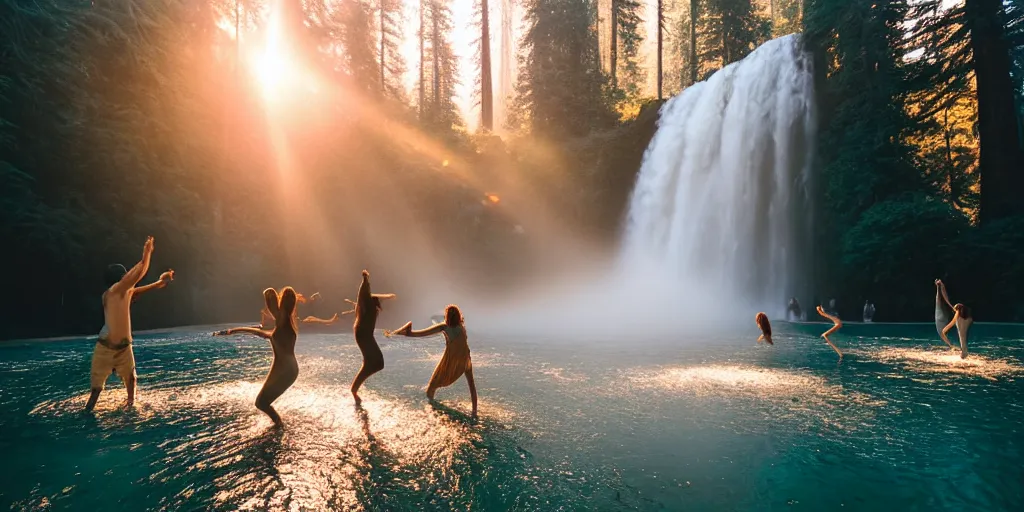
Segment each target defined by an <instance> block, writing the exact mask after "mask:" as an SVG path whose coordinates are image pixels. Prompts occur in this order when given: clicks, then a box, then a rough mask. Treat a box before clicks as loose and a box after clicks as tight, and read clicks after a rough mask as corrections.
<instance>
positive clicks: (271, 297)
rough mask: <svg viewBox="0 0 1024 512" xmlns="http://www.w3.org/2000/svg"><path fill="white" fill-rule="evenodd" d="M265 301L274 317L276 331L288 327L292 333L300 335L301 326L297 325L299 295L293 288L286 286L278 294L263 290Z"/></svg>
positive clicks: (269, 289)
mask: <svg viewBox="0 0 1024 512" xmlns="http://www.w3.org/2000/svg"><path fill="white" fill-rule="evenodd" d="M263 301H264V302H266V304H267V309H268V310H270V314H271V315H273V316H274V330H275V331H276V330H278V329H280V328H282V327H284V326H286V325H287V326H288V327H289V328H290V329H291V330H292V332H294V333H298V332H299V326H298V325H297V324H296V323H295V305H296V303H297V302H298V295H297V294H296V293H295V289H294V288H292V287H291V286H285V287H284V288H282V289H281V293H280V294H278V293H277V290H275V289H273V288H267V289H266V290H263Z"/></svg>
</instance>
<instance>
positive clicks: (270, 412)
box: [213, 286, 299, 427]
mask: <svg viewBox="0 0 1024 512" xmlns="http://www.w3.org/2000/svg"><path fill="white" fill-rule="evenodd" d="M263 300H264V301H265V302H266V303H267V310H268V311H269V312H270V314H271V315H272V316H273V317H274V321H275V324H274V329H273V330H272V331H266V330H263V329H259V328H256V327H236V328H234V329H228V330H225V331H218V332H215V333H213V335H214V336H227V335H231V334H235V333H248V334H254V335H256V336H259V337H261V338H266V339H269V340H270V346H271V348H273V349H274V362H273V363H271V365H270V373H268V374H267V380H266V381H264V382H263V389H261V390H260V393H259V394H258V395H256V408H257V409H259V410H261V411H263V412H264V413H266V414H267V416H270V419H271V420H273V422H274V424H275V425H277V426H279V427H280V426H282V424H283V423H282V422H281V416H280V415H278V414H277V411H275V410H274V407H273V406H272V405H271V404H273V403H274V400H277V399H278V398H279V397H280V396H281V395H282V394H284V392H285V391H286V390H287V389H288V388H289V387H291V385H292V384H293V383H295V379H297V378H298V377H299V363H298V361H296V359H295V339H296V338H297V337H298V328H297V327H296V324H295V303H296V301H297V297H296V294H295V290H293V289H292V288H291V287H290V286H286V287H285V288H284V289H283V290H281V295H280V298H278V294H277V291H276V290H274V289H273V288H267V289H266V290H263Z"/></svg>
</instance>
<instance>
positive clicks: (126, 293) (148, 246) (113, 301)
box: [85, 237, 174, 411]
mask: <svg viewBox="0 0 1024 512" xmlns="http://www.w3.org/2000/svg"><path fill="white" fill-rule="evenodd" d="M152 256H153V237H148V238H147V239H146V243H145V244H144V245H143V247H142V260H140V261H139V262H138V263H136V264H135V266H133V267H132V268H131V270H125V268H124V266H123V265H120V264H115V265H110V266H109V267H107V271H106V276H105V278H106V284H107V290H106V291H105V292H103V328H102V329H100V334H99V338H98V339H97V340H96V346H95V347H94V348H93V351H92V368H91V370H90V377H89V387H90V390H91V393H90V394H89V400H88V402H86V404H85V409H86V410H87V411H91V410H92V409H93V408H94V407H95V406H96V401H97V400H98V399H99V397H100V393H101V392H103V388H104V386H105V385H106V382H107V378H108V377H110V374H111V373H117V376H118V377H120V378H121V381H122V382H124V387H125V389H126V390H127V391H128V401H127V403H126V404H125V405H126V406H127V407H131V406H133V405H134V404H135V384H136V380H137V376H136V374H135V354H134V352H133V351H132V313H131V305H132V302H134V301H135V299H137V298H138V297H141V296H142V294H144V293H146V292H148V291H150V290H155V289H157V288H163V287H165V286H167V283H169V282H171V281H172V280H174V271H173V270H168V271H167V272H164V273H163V274H161V275H160V279H159V280H157V281H156V282H154V283H150V284H148V285H146V286H140V287H138V288H136V287H135V285H136V284H139V281H141V280H142V278H143V277H144V276H145V275H146V272H149V262H150V259H151V258H152Z"/></svg>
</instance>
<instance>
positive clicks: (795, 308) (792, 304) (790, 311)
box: [786, 297, 803, 322]
mask: <svg viewBox="0 0 1024 512" xmlns="http://www.w3.org/2000/svg"><path fill="white" fill-rule="evenodd" d="M786 316H787V317H789V318H788V319H789V320H791V321H794V322H799V321H800V320H801V319H803V310H801V309H800V302H799V301H798V300H796V297H793V298H791V299H789V305H788V306H786Z"/></svg>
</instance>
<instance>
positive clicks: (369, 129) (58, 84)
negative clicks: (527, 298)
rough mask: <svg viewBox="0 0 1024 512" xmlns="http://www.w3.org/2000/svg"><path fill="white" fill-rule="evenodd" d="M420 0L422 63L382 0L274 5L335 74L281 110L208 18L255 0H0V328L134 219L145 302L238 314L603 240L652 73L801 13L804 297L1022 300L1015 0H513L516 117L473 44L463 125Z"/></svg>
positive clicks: (998, 303) (525, 262) (97, 270)
mask: <svg viewBox="0 0 1024 512" xmlns="http://www.w3.org/2000/svg"><path fill="white" fill-rule="evenodd" d="M416 1H417V3H419V4H420V7H421V12H422V15H421V19H420V20H418V26H419V27H420V30H418V31H417V33H416V34H415V37H417V39H418V47H419V48H420V55H421V56H422V58H421V59H418V61H417V62H403V61H402V60H401V59H400V58H399V57H398V55H399V54H398V52H397V51H396V48H397V46H398V44H399V43H398V41H399V39H400V37H401V30H402V28H403V26H404V25H403V23H401V21H400V17H401V12H400V5H401V4H400V2H398V0H352V1H345V2H339V3H335V2H330V1H328V0H308V1H305V2H300V1H298V0H294V1H286V2H282V3H281V7H280V8H281V11H280V18H279V20H280V22H281V27H282V29H281V30H282V31H283V32H284V33H286V34H288V40H289V44H290V45H291V46H290V51H291V54H290V55H292V58H293V59H294V60H295V61H296V62H298V63H300V64H301V66H302V67H303V68H305V69H307V70H311V72H312V73H314V74H315V76H316V77H317V80H318V81H319V83H320V84H321V86H325V87H321V91H320V92H319V93H316V94H311V95H309V96H308V97H304V98H300V99H295V98H293V99H292V100H291V101H290V102H289V103H287V104H286V105H284V106H283V107H281V106H279V107H277V108H278V110H277V111H273V109H274V107H273V106H268V105H267V102H266V101H265V99H264V98H263V97H262V96H261V91H260V90H259V87H257V85H256V84H255V83H254V80H253V79H252V77H251V74H249V73H248V72H247V71H246V70H245V62H244V59H243V58H242V57H241V56H240V55H241V53H240V50H239V45H238V43H237V42H236V41H235V40H234V37H233V33H234V32H233V31H232V30H225V29H224V27H223V26H219V25H218V24H220V25H223V24H224V22H225V20H227V23H228V24H229V25H235V26H236V27H240V28H241V30H242V31H243V33H246V34H248V33H253V34H260V33H261V31H263V30H265V29H266V27H265V26H264V21H265V19H266V12H267V9H268V7H269V6H268V5H267V3H266V2H262V1H259V0H239V1H237V2H236V1H234V0H232V1H223V0H167V1H163V2H145V1H142V0H95V1H82V0H0V212H2V218H0V237H2V238H0V239H2V240H3V241H4V242H5V245H6V249H5V251H4V254H5V256H4V258H3V262H4V268H3V269H2V270H0V280H2V284H3V289H4V290H5V293H4V294H3V299H2V304H0V311H3V312H4V319H3V320H4V321H3V322H0V338H18V337H29V336H51V335H62V334H82V333H89V332H94V331H98V329H99V328H100V326H101V325H102V314H101V311H100V300H99V296H100V293H101V292H102V289H103V283H102V275H103V269H104V268H105V266H106V265H107V264H109V263H111V262H122V263H124V264H125V265H126V266H130V265H131V264H133V263H134V262H135V261H137V259H138V257H139V255H140V253H141V248H142V243H143V241H144V240H145V237H146V236H147V235H153V236H155V237H156V252H155V257H154V262H153V269H152V270H151V272H150V275H149V276H148V277H147V279H146V281H148V280H150V279H153V278H155V276H156V275H158V274H159V272H160V271H162V270H163V269H165V268H167V267H173V268H174V269H175V270H176V271H177V274H178V277H177V280H176V281H175V283H174V284H173V285H172V286H170V287H168V288H167V289H166V290H162V291H160V292H157V293H154V294H152V295H151V296H148V297H146V298H145V299H143V301H141V302H140V304H139V305H137V306H136V307H135V316H136V321H135V324H136V327H137V328H152V327H163V326H174V325H182V324H197V323H214V322H228V321H246V320H256V319H257V318H258V314H257V311H258V309H259V307H260V301H261V297H260V291H261V290H262V289H263V288H264V287H266V286H277V287H280V286H283V285H285V284H291V285H294V286H295V287H296V288H298V289H299V291H300V292H303V293H307V294H308V293H312V292H313V291H320V292H321V293H322V294H323V295H324V297H325V302H324V304H323V305H321V306H318V307H319V308H320V309H316V310H310V313H315V314H320V315H323V316H327V315H329V314H330V312H331V311H332V310H335V309H340V308H341V306H342V303H341V300H342V299H343V298H345V297H352V296H354V293H355V288H356V286H357V285H358V279H359V270H361V269H362V268H369V269H370V270H371V272H372V274H373V276H374V285H375V288H376V289H377V290H379V291H382V292H385V291H397V292H399V293H400V298H401V296H402V294H404V293H409V294H412V295H415V296H419V297H426V299H424V300H428V299H429V300H433V301H437V308H436V309H438V310H439V309H440V308H441V307H442V306H443V305H444V304H445V303H446V302H445V300H446V299H445V298H444V297H443V296H437V297H434V296H433V295H431V292H430V290H428V288H430V289H435V290H436V287H434V284H433V283H436V282H446V281H452V282H455V281H457V282H459V283H463V285H462V286H464V289H465V290H467V291H465V292H464V293H474V294H482V295H485V294H488V293H490V294H500V293H502V291H503V290H506V289H507V288H508V287H510V286H513V285H514V284H515V283H516V282H517V281H518V280H520V279H522V278H523V277H524V276H530V275H534V274H536V273H537V269H538V268H540V267H543V268H545V269H546V270H547V271H550V272H554V271H557V269H558V268H559V265H561V264H571V261H572V259H573V258H574V257H578V256H579V255H580V253H581V252H587V253H589V252H597V253H600V252H608V251H611V250H613V248H614V246H615V243H616V241H617V240H618V236H619V232H620V229H621V220H622V217H623V213H624V210H625V207H626V203H627V201H628V196H629V193H630V190H631V188H632V185H633V181H634V179H635V176H636V172H637V171H638V169H639V163H640V160H641V158H642V154H643V151H644V149H645V147H646V145H647V142H648V140H649V139H650V137H651V135H652V134H653V132H654V129H655V123H656V120H657V109H658V107H659V106H660V104H661V102H660V101H659V100H658V98H657V97H667V96H669V95H672V94H675V93H677V92H678V91H680V90H682V89H684V88H685V87H687V86H689V85H690V84H692V83H694V82H695V81H697V80H703V79H705V78H707V77H708V76H710V74H711V73H714V72H715V70H717V69H720V68H721V67H723V66H724V65H727V64H729V63H731V62H735V61H737V60H739V59H742V58H743V57H744V56H746V55H747V54H749V53H750V51H752V50H753V49H754V48H755V47H756V46H757V45H759V44H761V43H763V42H764V41H766V40H768V39H770V38H772V37H777V36H780V35H785V34H788V33H793V32H803V33H804V41H805V43H806V45H807V47H808V49H809V50H811V51H813V52H814V53H815V55H816V62H817V65H816V71H817V74H818V88H817V92H818V96H819V97H818V98H817V101H818V104H819V108H820V111H821V119H820V120H819V126H820V132H819V142H818V154H817V163H816V171H817V172H819V173H820V176H821V179H819V180H818V182H819V183H820V184H821V189H820V190H819V191H818V192H819V193H818V205H819V211H816V212H813V214H814V215H815V218H816V226H817V230H818V234H817V244H818V245H819V250H817V251H816V254H818V255H819V256H820V257H819V259H818V261H816V262H815V264H814V266H813V268H808V269H807V272H809V273H812V274H813V275H814V276H815V281H816V283H817V290H818V292H819V294H818V295H817V297H803V298H801V301H802V302H804V303H805V304H809V303H810V302H811V301H812V300H814V299H816V298H817V299H819V300H824V299H825V298H826V297H836V298H837V299H838V305H839V308H840V312H841V313H842V315H843V316H844V317H850V318H856V317H858V316H859V313H860V306H861V305H862V304H863V302H864V300H866V299H870V300H872V301H873V302H874V303H875V304H876V306H877V308H878V313H877V315H876V318H875V320H876V321H928V320H930V319H931V314H932V303H931V298H932V296H933V292H934V288H933V286H932V280H933V279H935V278H937V277H939V278H943V279H944V280H946V282H947V284H948V287H949V290H950V293H951V295H952V297H951V298H952V299H953V300H954V301H959V302H964V303H967V304H969V305H971V306H972V307H973V308H974V310H975V316H976V318H977V319H978V320H979V321H1024V299H1022V298H1021V294H1020V290H1021V285H1022V284H1024V256H1022V254H1024V194H1022V192H1024V158H1022V149H1021V148H1022V145H1024V127H1022V119H1024V23H1022V19H1024V2H1022V1H999V0H966V1H964V2H959V3H952V4H954V5H952V6H951V7H948V8H943V5H942V4H943V2H941V1H937V0H920V1H911V0H902V1H886V0H868V1H863V0H806V1H801V0H768V1H752V0H666V1H664V2H659V3H658V4H657V5H658V6H659V9H656V10H645V9H643V8H642V6H641V4H640V3H639V2H638V1H637V0H599V1H595V0H521V2H519V8H520V9H521V10H522V12H524V13H525V18H526V26H525V27H524V31H523V32H522V38H521V41H520V43H519V49H520V54H519V56H518V57H519V67H518V81H517V83H516V94H515V95H514V97H513V98H509V100H510V104H511V108H510V111H509V117H508V119H507V122H506V123H505V124H506V125H507V126H497V127H496V126H494V116H493V109H494V103H495V98H494V97H493V94H492V93H491V90H492V88H491V84H492V77H491V73H492V71H491V69H492V65H491V63H490V59H489V58H487V57H486V56H488V55H489V52H488V51H486V50H485V49H482V50H483V51H478V54H482V55H484V56H485V57H484V58H482V59H479V62H478V67H477V71H476V73H475V76H477V77H478V79H477V80H476V81H475V83H474V84H472V85H473V87H474V89H475V90H477V91H478V92H479V102H480V106H481V112H482V114H481V123H480V128H479V129H478V130H476V131H474V132H472V133H471V132H470V131H469V130H468V129H467V128H466V122H465V120H463V119H461V117H460V113H459V111H458V109H457V107H456V102H455V95H456V90H455V86H456V83H457V81H458V71H457V64H458V63H457V62H456V59H455V57H454V55H453V51H452V43H451V37H450V31H451V26H452V21H451V4H450V2H449V1H448V0H416ZM491 1H492V2H493V1H494V0H491ZM652 11H653V12H652ZM484 12H490V9H489V7H488V4H487V0H479V1H478V2H477V19H478V21H479V22H480V23H479V25H478V30H480V31H481V36H482V37H481V39H480V40H479V41H478V42H477V44H478V47H479V45H480V41H487V40H488V37H487V36H486V34H488V31H489V30H494V27H493V25H495V24H496V23H497V22H496V21H495V20H493V19H488V18H487V17H485V16H482V15H481V13H484ZM648 16H657V17H658V19H659V24H658V26H659V27H660V28H659V30H658V33H656V34H647V33H645V31H644V30H643V23H642V21H643V19H644V18H645V17H648ZM648 37H656V38H658V40H659V41H660V42H659V45H658V47H659V50H660V53H659V55H660V58H659V59H658V66H657V68H656V69H647V67H646V66H644V65H642V59H641V58H640V55H639V48H640V43H641V41H642V40H643V39H644V38H648ZM607 41H610V46H609V44H608V43H606V42H607ZM407 68H409V69H415V70H416V73H417V84H416V87H415V88H414V91H413V93H412V94H411V95H410V94H408V93H407V92H406V91H405V90H404V88H403V87H401V86H400V79H399V77H400V74H401V73H402V71H403V70H405V69H407ZM652 74H653V76H654V81H655V82H656V84H657V87H656V91H657V93H655V94H653V95H652V94H650V93H647V92H645V91H647V89H648V88H647V87H645V86H644V84H645V83H647V80H648V79H650V78H651V77H652ZM652 96H655V97H652ZM275 112H276V113H275ZM281 112H284V113H283V114H282V113H281ZM497 131H501V133H502V137H500V138H499V137H497V136H496V135H494V133H495V132H497ZM282 146H284V147H287V148H288V151H287V154H286V157H287V158H286V160H282V158H283V157H282V152H281V151H280V148H281V147H282ZM283 161H284V164H282V162H283ZM282 166H284V167H287V168H289V169H291V171H290V172H292V174H290V175H285V174H282V171H281V169H282ZM492 195H493V196H494V197H493V198H492V197H491V196H492ZM499 197H500V199H499ZM567 236H568V237H571V238H573V239H574V240H577V241H578V243H577V244H573V245H571V246H564V250H562V251H554V250H552V249H551V247H552V245H551V244H552V243H554V241H557V240H561V239H564V238H566V237H567ZM560 247H563V246H560ZM438 248H443V250H438ZM425 275H426V277H425ZM781 300H785V298H784V297H780V301H781ZM399 302H401V301H399ZM402 308H403V306H397V307H396V311H398V312H404V311H403V310H402ZM389 311H390V310H389ZM394 314H397V313H394ZM396 318H397V317H396ZM382 321H383V320H382Z"/></svg>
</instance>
